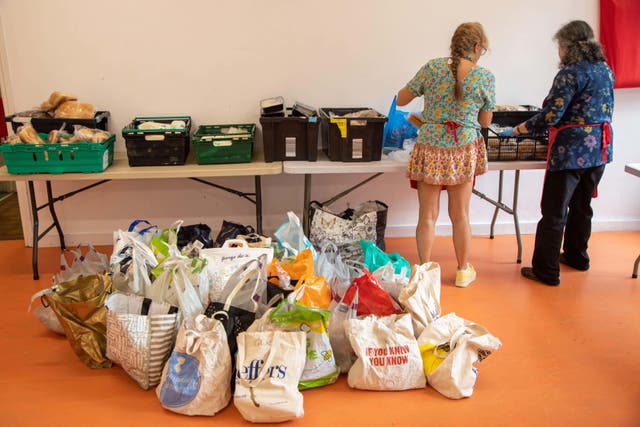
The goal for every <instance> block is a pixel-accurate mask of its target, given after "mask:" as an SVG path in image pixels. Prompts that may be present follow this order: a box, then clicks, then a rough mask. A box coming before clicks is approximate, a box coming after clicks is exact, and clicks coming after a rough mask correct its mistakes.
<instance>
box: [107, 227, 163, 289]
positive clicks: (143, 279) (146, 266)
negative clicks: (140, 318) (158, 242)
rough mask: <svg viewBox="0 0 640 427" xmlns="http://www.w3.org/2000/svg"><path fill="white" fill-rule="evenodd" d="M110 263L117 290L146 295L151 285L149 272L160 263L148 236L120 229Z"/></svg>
mask: <svg viewBox="0 0 640 427" xmlns="http://www.w3.org/2000/svg"><path fill="white" fill-rule="evenodd" d="M114 237H115V238H114V240H115V241H114V245H113V252H112V254H111V259H110V264H111V270H112V271H111V272H112V277H113V287H114V289H115V290H117V291H120V292H122V293H126V294H134V295H145V291H146V289H147V288H148V287H149V286H150V285H151V277H150V275H149V272H150V271H151V269H153V268H154V267H156V266H157V265H158V260H157V259H156V257H155V255H154V254H153V251H152V250H151V248H150V247H149V244H148V242H147V241H146V237H145V238H143V237H142V236H141V235H139V234H136V233H132V232H125V231H122V230H118V231H116V232H115V233H114Z"/></svg>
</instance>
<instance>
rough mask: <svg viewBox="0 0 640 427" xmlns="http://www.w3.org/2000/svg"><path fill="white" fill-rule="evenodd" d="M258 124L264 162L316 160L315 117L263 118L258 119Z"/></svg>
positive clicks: (316, 135)
mask: <svg viewBox="0 0 640 427" xmlns="http://www.w3.org/2000/svg"><path fill="white" fill-rule="evenodd" d="M288 111H289V112H290V111H291V110H288ZM260 124H261V125H262V145H263V148H264V161H265V162H267V163H270V162H273V161H282V160H307V161H310V162H315V161H316V160H318V118H317V117H291V116H289V117H264V116H263V117H260Z"/></svg>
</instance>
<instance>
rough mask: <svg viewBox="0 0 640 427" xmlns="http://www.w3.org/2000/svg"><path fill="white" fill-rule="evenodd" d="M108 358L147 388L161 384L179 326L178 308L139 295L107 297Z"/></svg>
mask: <svg viewBox="0 0 640 427" xmlns="http://www.w3.org/2000/svg"><path fill="white" fill-rule="evenodd" d="M105 306H106V307H107V357H108V358H109V359H111V360H112V361H113V362H114V363H117V364H118V365H120V366H121V367H122V368H123V369H124V370H125V371H126V372H127V374H129V376H130V377H131V378H133V379H134V380H135V381H136V382H137V383H138V384H139V385H140V387H142V388H143V389H145V390H147V389H149V388H151V387H154V386H156V385H158V383H160V378H161V376H162V367H163V365H164V362H165V361H166V360H167V358H168V357H169V355H170V354H171V349H172V348H173V341H174V338H175V335H176V333H177V327H178V307H175V306H171V305H169V304H165V303H159V302H155V301H152V300H150V299H149V298H144V297H142V296H138V295H127V294H122V293H113V294H111V295H109V297H107V301H106V302H105Z"/></svg>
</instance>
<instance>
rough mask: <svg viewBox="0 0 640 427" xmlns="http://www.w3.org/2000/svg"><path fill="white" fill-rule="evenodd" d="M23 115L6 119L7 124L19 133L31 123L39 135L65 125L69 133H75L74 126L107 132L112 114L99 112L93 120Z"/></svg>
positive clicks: (18, 114) (17, 114)
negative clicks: (21, 127) (19, 130)
mask: <svg viewBox="0 0 640 427" xmlns="http://www.w3.org/2000/svg"><path fill="white" fill-rule="evenodd" d="M21 114H22V113H16V114H12V115H10V116H6V117H5V118H4V121H5V122H10V123H11V127H12V128H13V131H14V132H16V133H17V132H18V128H20V126H22V125H24V124H26V123H31V126H33V128H34V129H35V130H36V132H38V133H49V132H51V131H52V130H54V129H55V130H58V129H60V127H61V126H62V125H63V124H64V125H65V130H66V131H67V132H68V133H73V126H74V125H81V126H86V127H88V128H91V129H102V130H107V126H108V124H109V117H110V114H109V112H108V111H97V112H96V114H95V116H93V119H71V118H60V119H57V118H54V117H29V116H26V115H21Z"/></svg>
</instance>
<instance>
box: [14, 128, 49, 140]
mask: <svg viewBox="0 0 640 427" xmlns="http://www.w3.org/2000/svg"><path fill="white" fill-rule="evenodd" d="M18 136H19V137H20V141H22V142H24V143H25V144H44V141H43V140H42V138H40V135H38V132H36V130H35V129H34V128H33V126H31V125H24V126H22V127H21V128H20V129H19V130H18Z"/></svg>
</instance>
